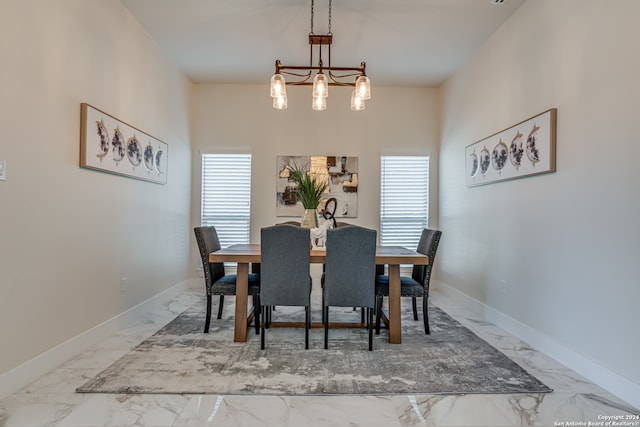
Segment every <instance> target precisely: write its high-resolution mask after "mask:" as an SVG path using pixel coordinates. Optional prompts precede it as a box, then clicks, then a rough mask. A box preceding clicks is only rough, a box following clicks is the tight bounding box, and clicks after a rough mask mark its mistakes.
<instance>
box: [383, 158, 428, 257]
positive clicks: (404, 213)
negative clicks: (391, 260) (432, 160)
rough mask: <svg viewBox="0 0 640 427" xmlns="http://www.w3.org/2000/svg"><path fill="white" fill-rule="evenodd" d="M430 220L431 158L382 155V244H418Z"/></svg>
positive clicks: (408, 246) (411, 246)
mask: <svg viewBox="0 0 640 427" xmlns="http://www.w3.org/2000/svg"><path fill="white" fill-rule="evenodd" d="M428 222H429V157H427V156H382V157H381V158H380V244H381V245H393V246H404V247H407V248H410V249H415V248H417V247H418V242H419V240H420V235H421V234H422V230H423V229H424V228H426V227H427V224H428Z"/></svg>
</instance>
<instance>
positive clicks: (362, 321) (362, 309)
mask: <svg viewBox="0 0 640 427" xmlns="http://www.w3.org/2000/svg"><path fill="white" fill-rule="evenodd" d="M364 317H365V316H364V307H360V323H364Z"/></svg>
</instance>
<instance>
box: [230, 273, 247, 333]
mask: <svg viewBox="0 0 640 427" xmlns="http://www.w3.org/2000/svg"><path fill="white" fill-rule="evenodd" d="M248 293H249V263H245V262H243V263H240V262H239V263H238V271H237V275H236V317H235V329H234V335H233V340H234V341H235V342H245V341H247V300H248Z"/></svg>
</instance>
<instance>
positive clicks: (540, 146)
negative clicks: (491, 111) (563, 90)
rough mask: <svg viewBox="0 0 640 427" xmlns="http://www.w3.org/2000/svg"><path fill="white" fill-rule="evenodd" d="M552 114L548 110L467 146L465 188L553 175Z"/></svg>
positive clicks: (554, 166)
mask: <svg viewBox="0 0 640 427" xmlns="http://www.w3.org/2000/svg"><path fill="white" fill-rule="evenodd" d="M556 115H557V109H555V108H552V109H549V110H547V111H545V112H543V113H540V114H538V115H536V116H534V117H531V118H530V119H527V120H524V121H522V122H520V123H518V124H516V125H513V126H511V127H510V128H508V129H505V130H503V131H500V132H498V133H496V134H493V135H491V136H489V137H487V138H484V139H482V140H480V141H478V142H475V143H473V144H471V145H469V146H467V147H466V148H465V163H466V167H465V174H466V176H465V183H466V185H467V187H474V186H477V185H483V184H490V183H492V182H497V181H503V180H507V179H515V178H523V177H526V176H531V175H537V174H542V173H549V172H555V170H556Z"/></svg>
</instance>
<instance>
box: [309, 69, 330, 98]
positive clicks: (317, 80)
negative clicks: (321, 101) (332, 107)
mask: <svg viewBox="0 0 640 427" xmlns="http://www.w3.org/2000/svg"><path fill="white" fill-rule="evenodd" d="M328 88H329V86H328V84H327V77H326V76H325V75H324V74H322V73H318V74H316V76H315V77H314V78H313V97H314V98H315V97H318V96H321V97H323V98H326V97H327V96H329V89H328Z"/></svg>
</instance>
